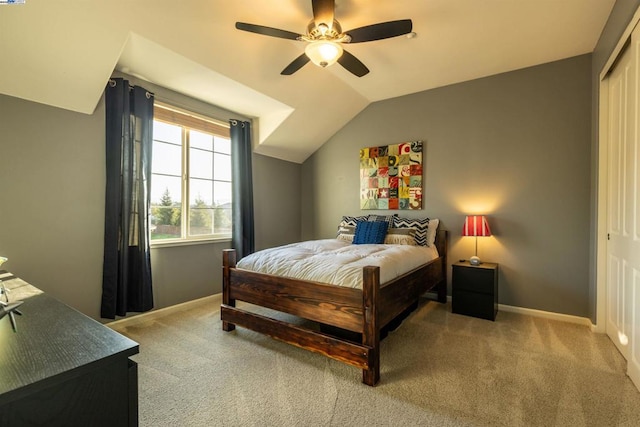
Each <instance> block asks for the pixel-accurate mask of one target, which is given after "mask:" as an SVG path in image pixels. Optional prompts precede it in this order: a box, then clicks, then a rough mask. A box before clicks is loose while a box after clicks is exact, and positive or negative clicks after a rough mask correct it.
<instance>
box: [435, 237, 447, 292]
mask: <svg viewBox="0 0 640 427" xmlns="http://www.w3.org/2000/svg"><path fill="white" fill-rule="evenodd" d="M437 233H438V234H437V235H436V236H437V237H436V248H437V249H438V254H439V255H440V256H441V257H442V280H441V281H440V283H438V285H437V291H438V302H441V303H443V304H444V303H446V302H447V251H448V249H449V248H448V245H447V237H448V234H449V232H448V231H447V230H438V231H437Z"/></svg>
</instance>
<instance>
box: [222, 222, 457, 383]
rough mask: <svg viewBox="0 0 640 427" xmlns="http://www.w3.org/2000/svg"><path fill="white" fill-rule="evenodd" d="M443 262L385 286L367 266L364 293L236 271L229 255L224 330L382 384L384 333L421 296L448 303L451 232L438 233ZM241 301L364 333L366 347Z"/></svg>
mask: <svg viewBox="0 0 640 427" xmlns="http://www.w3.org/2000/svg"><path fill="white" fill-rule="evenodd" d="M436 247H437V249H438V254H439V255H440V256H439V257H438V258H436V259H434V260H432V261H430V262H428V263H427V264H425V265H423V266H421V267H419V268H417V269H415V270H413V271H411V272H409V273H406V274H404V275H403V276H401V277H398V278H397V279H394V280H392V281H390V282H387V283H384V284H380V268H379V267H364V269H363V275H364V276H363V285H362V289H352V288H345V287H341V286H335V285H329V284H323V283H318V282H309V281H303V280H295V279H290V278H286V277H279V276H274V275H269V274H262V273H256V272H252V271H248V270H242V269H237V268H236V253H235V250H234V249H226V250H224V253H223V292H222V306H221V308H220V313H221V314H220V316H221V319H222V329H223V330H224V331H233V330H234V329H235V327H236V325H237V326H241V327H244V328H247V329H251V330H253V331H256V332H259V333H262V334H265V335H268V336H270V337H272V338H275V339H278V340H281V341H284V342H287V343H289V344H293V345H295V346H298V347H301V348H304V349H307V350H310V351H314V352H316V353H320V354H324V355H325V356H327V357H331V358H333V359H336V360H339V361H341V362H344V363H347V364H349V365H352V366H355V367H357V368H360V369H362V382H364V383H365V384H367V385H370V386H374V385H375V384H376V383H377V382H378V380H379V379H380V330H381V329H382V328H383V327H385V326H386V325H388V324H389V323H390V322H391V321H392V320H394V319H395V318H396V317H398V316H399V315H401V314H402V313H403V312H405V311H406V310H407V309H409V308H410V307H411V306H414V305H417V302H418V298H419V296H420V295H422V294H424V293H425V292H427V291H433V290H435V291H437V299H438V301H439V302H441V303H444V302H446V300H447V280H446V270H447V231H443V230H438V232H437V234H436ZM236 301H245V302H248V303H251V304H255V305H258V306H262V307H267V308H270V309H273V310H277V311H281V312H284V313H289V314H293V315H295V316H298V317H301V318H304V319H308V320H311V321H314V322H319V323H321V324H325V325H330V326H333V327H336V328H340V329H343V330H347V331H352V332H356V333H360V334H362V343H358V342H354V341H351V340H349V339H345V338H340V337H338V336H334V335H330V334H327V333H323V332H318V331H316V330H311V329H308V328H305V327H302V326H299V325H294V324H291V323H287V322H284V321H282V320H278V319H274V318H271V317H266V316H263V315H261V314H257V313H253V312H250V311H247V310H244V309H240V308H236Z"/></svg>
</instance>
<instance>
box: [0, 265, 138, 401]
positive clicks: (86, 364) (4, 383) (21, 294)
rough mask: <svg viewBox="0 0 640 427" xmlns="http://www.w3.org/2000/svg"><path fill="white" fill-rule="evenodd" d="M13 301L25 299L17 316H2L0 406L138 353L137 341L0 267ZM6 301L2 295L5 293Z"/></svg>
mask: <svg viewBox="0 0 640 427" xmlns="http://www.w3.org/2000/svg"><path fill="white" fill-rule="evenodd" d="M0 280H2V281H3V283H4V286H5V287H6V288H7V289H8V290H9V301H11V302H13V301H19V300H20V301H24V303H23V304H22V305H21V306H20V307H19V310H20V312H21V313H22V315H21V316H19V315H16V316H15V319H16V324H17V332H15V333H14V332H13V329H12V328H11V324H10V322H9V316H8V315H7V316H5V317H4V318H2V319H0V378H2V380H1V381H0V405H2V404H5V403H7V402H8V401H11V400H13V399H15V398H18V397H20V396H19V395H20V394H21V393H25V392H26V391H25V390H26V389H27V388H28V387H27V386H32V388H33V387H37V388H40V387H42V388H43V387H48V386H50V385H52V384H54V383H57V382H62V381H65V380H67V379H69V378H71V377H73V376H75V375H79V374H80V373H82V372H83V371H84V370H91V369H95V367H96V366H97V365H99V364H107V363H111V362H112V361H113V360H114V358H120V357H127V358H128V357H129V356H132V355H134V354H136V353H138V351H139V350H138V343H136V342H135V341H132V340H130V339H129V338H127V337H125V336H123V335H121V334H119V333H117V332H116V331H113V330H112V329H109V328H108V327H106V326H104V325H103V324H101V323H100V322H97V321H96V320H94V319H91V318H90V317H88V316H85V315H84V314H82V313H80V312H79V311H77V310H75V309H73V308H71V307H69V306H67V305H65V304H63V303H62V302H60V301H58V300H56V299H55V298H52V297H50V296H48V295H47V294H45V293H44V292H42V291H41V290H40V289H38V288H36V287H34V286H32V285H30V284H28V283H27V282H25V281H24V280H22V279H20V278H17V277H15V276H13V275H12V274H11V273H7V272H6V271H3V270H0ZM3 300H4V296H3Z"/></svg>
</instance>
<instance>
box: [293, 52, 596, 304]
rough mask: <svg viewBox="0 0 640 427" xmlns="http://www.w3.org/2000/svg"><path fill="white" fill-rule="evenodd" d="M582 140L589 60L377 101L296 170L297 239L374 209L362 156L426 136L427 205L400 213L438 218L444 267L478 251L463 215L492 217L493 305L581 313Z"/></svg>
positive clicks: (482, 245) (585, 288)
mask: <svg viewBox="0 0 640 427" xmlns="http://www.w3.org/2000/svg"><path fill="white" fill-rule="evenodd" d="M590 135H591V56H590V55H583V56H579V57H575V58H570V59H566V60H563V61H558V62H553V63H550V64H545V65H541V66H537V67H532V68H527V69H523V70H519V71H514V72H510V73H505V74H500V75H496V76H492V77H487V78H483V79H479V80H474V81H470V82H466V83H461V84H456V85H452V86H448V87H443V88H439V89H434V90H429V91H425V92H422V93H417V94H413V95H408V96H403V97H400V98H395V99H390V100H385V101H380V102H376V103H374V104H371V105H370V106H369V107H368V108H367V109H365V110H364V111H363V112H362V113H361V114H360V115H358V116H357V117H356V118H355V119H354V120H352V121H351V122H350V123H348V124H347V125H346V126H345V127H344V128H343V129H342V130H340V131H339V132H338V133H337V134H336V135H335V136H334V137H332V138H331V139H330V140H329V141H328V142H327V143H326V144H325V145H324V146H323V147H322V148H321V149H320V150H318V151H317V152H316V153H315V154H314V155H313V156H312V157H310V158H309V159H308V160H307V161H306V162H305V163H304V164H303V168H302V182H303V190H302V191H303V196H302V202H303V208H302V219H303V222H302V224H303V232H302V237H303V238H324V237H331V236H334V235H335V232H336V227H337V225H338V222H339V221H340V218H341V216H342V215H359V214H364V213H371V212H370V211H361V210H360V209H359V205H358V197H359V179H358V172H359V170H358V152H359V149H360V148H362V147H369V146H376V145H386V144H390V143H398V142H402V141H411V140H424V141H425V143H426V145H425V160H424V166H425V167H424V195H423V199H424V200H423V205H424V208H423V210H422V211H413V212H408V211H397V212H399V213H401V214H402V215H404V216H407V217H425V216H428V217H432V218H440V219H441V220H442V226H443V227H444V228H445V229H448V230H449V231H450V240H449V249H450V252H449V253H450V256H449V263H451V262H452V261H456V260H458V259H463V258H468V257H469V256H470V255H472V254H473V251H474V240H473V238H462V237H461V236H460V232H461V228H462V223H463V220H464V215H465V214H466V213H486V214H488V215H489V218H490V219H489V221H490V225H491V227H492V231H493V233H494V234H495V236H494V237H489V238H482V239H479V242H478V246H479V249H478V251H479V255H480V257H481V258H482V259H485V260H487V261H493V262H498V263H500V288H499V294H500V297H499V300H500V303H503V304H508V305H513V306H520V307H527V308H533V309H540V310H546V311H551V312H559V313H566V314H571V315H577V316H587V315H588V313H589V301H588V297H589V219H590V212H589V207H590V205H589V203H590V160H591V157H590V154H591V153H590V149H591V146H590ZM405 212H406V213H405ZM450 271H451V270H450V269H449V270H448V274H449V273H450Z"/></svg>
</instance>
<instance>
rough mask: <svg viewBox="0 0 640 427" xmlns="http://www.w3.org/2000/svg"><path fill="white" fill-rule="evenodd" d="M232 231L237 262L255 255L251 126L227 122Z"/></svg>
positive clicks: (232, 242) (239, 122) (237, 121)
mask: <svg viewBox="0 0 640 427" xmlns="http://www.w3.org/2000/svg"><path fill="white" fill-rule="evenodd" d="M229 125H230V132H231V162H232V165H231V167H232V171H231V175H232V178H231V179H232V184H231V185H232V191H231V199H232V210H233V227H232V228H233V229H232V235H231V244H232V246H233V248H234V249H235V250H236V254H237V258H238V260H240V259H242V257H245V256H247V255H249V254H251V253H253V252H254V251H255V241H254V240H255V237H254V235H255V231H254V222H253V176H252V171H251V152H252V150H251V123H250V122H244V121H241V120H230V121H229Z"/></svg>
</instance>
